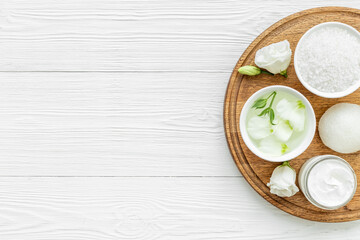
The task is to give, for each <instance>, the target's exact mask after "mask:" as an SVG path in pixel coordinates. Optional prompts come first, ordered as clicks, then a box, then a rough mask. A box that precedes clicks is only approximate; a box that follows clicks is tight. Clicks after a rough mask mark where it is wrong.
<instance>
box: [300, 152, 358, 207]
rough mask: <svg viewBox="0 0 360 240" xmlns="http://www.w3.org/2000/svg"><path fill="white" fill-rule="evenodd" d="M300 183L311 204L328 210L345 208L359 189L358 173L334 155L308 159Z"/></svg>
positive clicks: (302, 168) (301, 171)
mask: <svg viewBox="0 0 360 240" xmlns="http://www.w3.org/2000/svg"><path fill="white" fill-rule="evenodd" d="M298 182H299V186H300V189H301V191H302V192H303V194H304V195H305V197H306V198H307V199H308V200H309V202H310V203H312V204H313V205H315V206H316V207H319V208H322V209H325V210H335V209H338V208H340V207H343V206H345V205H346V204H347V203H349V202H350V200H351V199H352V198H353V196H354V194H355V192H356V188H357V181H356V174H355V172H354V170H353V169H352V167H351V166H350V164H349V163H348V162H346V161H345V160H344V159H342V158H340V157H338V156H334V155H321V156H316V157H313V158H310V159H309V160H307V161H306V162H305V163H304V164H303V166H302V167H301V169H300V172H299V176H298Z"/></svg>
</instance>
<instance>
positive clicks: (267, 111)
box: [258, 108, 269, 117]
mask: <svg viewBox="0 0 360 240" xmlns="http://www.w3.org/2000/svg"><path fill="white" fill-rule="evenodd" d="M268 113H269V108H265V109H264V110H263V111H262V112H261V113H260V114H259V115H258V116H260V117H261V116H264V115H266V114H268Z"/></svg>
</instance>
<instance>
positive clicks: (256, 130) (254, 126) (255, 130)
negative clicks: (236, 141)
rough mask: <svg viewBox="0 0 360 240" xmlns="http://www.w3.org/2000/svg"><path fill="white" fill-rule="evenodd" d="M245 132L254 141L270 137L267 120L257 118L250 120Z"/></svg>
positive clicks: (270, 130)
mask: <svg viewBox="0 0 360 240" xmlns="http://www.w3.org/2000/svg"><path fill="white" fill-rule="evenodd" d="M247 131H248V133H249V135H250V136H251V137H252V138H254V139H263V138H266V137H267V136H270V134H271V132H272V129H271V124H270V121H269V118H266V117H259V116H255V117H252V118H250V119H249V121H248V127H247Z"/></svg>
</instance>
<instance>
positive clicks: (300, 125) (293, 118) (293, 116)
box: [288, 108, 305, 132]
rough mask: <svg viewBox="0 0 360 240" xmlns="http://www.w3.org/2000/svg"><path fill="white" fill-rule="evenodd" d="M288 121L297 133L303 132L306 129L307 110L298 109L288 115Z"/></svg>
mask: <svg viewBox="0 0 360 240" xmlns="http://www.w3.org/2000/svg"><path fill="white" fill-rule="evenodd" d="M288 120H289V122H290V124H291V126H292V127H293V128H294V130H295V131H297V132H301V131H302V130H304V128H305V108H296V109H295V110H294V111H291V112H290V114H289V115H288Z"/></svg>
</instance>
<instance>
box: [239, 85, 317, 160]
mask: <svg viewBox="0 0 360 240" xmlns="http://www.w3.org/2000/svg"><path fill="white" fill-rule="evenodd" d="M273 91H282V92H286V93H289V94H291V95H293V96H295V97H296V98H297V99H299V100H301V101H302V102H303V103H304V105H305V108H306V117H307V124H308V126H307V128H305V131H306V133H305V136H304V139H303V141H302V142H301V144H299V146H298V147H297V148H295V149H292V150H291V151H289V152H288V153H285V154H284V155H281V156H278V157H276V156H269V155H268V154H265V153H263V152H261V151H260V150H259V149H258V148H257V147H256V146H255V144H254V143H253V141H252V140H251V139H250V136H249V135H248V132H247V130H246V119H247V114H248V113H249V111H250V110H251V107H252V105H253V104H254V102H255V101H256V100H257V99H259V98H260V97H263V96H264V95H267V94H270V93H271V92H273ZM315 129H316V118H315V113H314V109H313V108H312V106H311V104H310V102H309V101H308V100H307V99H306V98H305V97H304V95H302V94H301V93H300V92H298V91H296V90H295V89H293V88H290V87H286V86H282V85H273V86H269V87H265V88H263V89H260V90H259V91H257V92H256V93H254V94H253V95H252V96H251V97H250V98H249V99H248V100H247V101H246V103H245V104H244V106H243V108H242V110H241V114H240V133H241V137H242V139H243V140H244V142H245V144H246V146H247V147H248V148H249V149H250V150H251V151H252V152H253V153H254V154H255V155H256V156H258V157H259V158H262V159H264V160H267V161H270V162H284V161H288V160H291V159H294V158H296V157H297V156H299V155H300V154H302V153H303V152H304V151H305V150H306V149H307V148H308V146H309V145H310V143H311V141H312V140H313V138H314V135H315Z"/></svg>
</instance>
